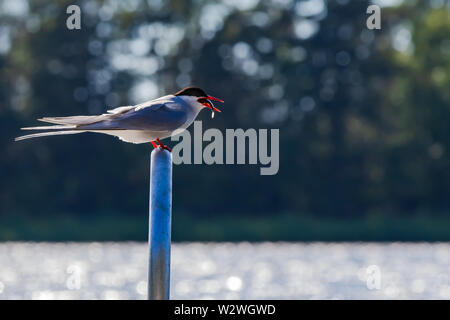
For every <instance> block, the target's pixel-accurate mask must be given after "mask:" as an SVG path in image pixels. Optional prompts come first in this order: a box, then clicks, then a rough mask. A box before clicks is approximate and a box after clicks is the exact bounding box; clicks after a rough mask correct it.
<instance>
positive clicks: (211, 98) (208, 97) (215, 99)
mask: <svg viewBox="0 0 450 320" xmlns="http://www.w3.org/2000/svg"><path fill="white" fill-rule="evenodd" d="M206 98H207V99H209V100H214V101H219V102H224V101H223V100H220V99H219V98H215V97H213V96H207V97H206Z"/></svg>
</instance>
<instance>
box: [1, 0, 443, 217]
mask: <svg viewBox="0 0 450 320" xmlns="http://www.w3.org/2000/svg"><path fill="white" fill-rule="evenodd" d="M7 2H8V3H12V2H14V1H7ZM17 2H18V3H19V2H20V3H22V2H21V1H17ZM5 3H6V2H5ZM305 3H306V4H305ZM308 3H309V4H310V5H309V6H308ZM430 3H434V5H431V4H429V2H428V1H405V3H404V4H402V5H400V6H398V7H383V8H382V12H381V19H382V23H381V27H382V28H381V30H368V29H367V27H366V19H367V17H368V14H366V9H367V7H368V5H369V4H370V3H369V2H368V1H326V2H323V1H306V2H295V1H289V0H286V1H266V0H261V1H256V0H255V1H248V0H247V1H224V2H221V1H181V0H177V1H175V0H173V1H100V0H99V1H75V4H78V5H80V7H81V12H82V28H81V30H68V29H67V28H66V19H67V17H68V14H66V8H67V6H68V5H69V2H66V1H48V0H47V1H44V0H34V1H30V2H29V3H28V4H26V3H25V4H24V5H23V8H19V9H17V7H14V6H13V5H12V4H11V5H10V7H11V8H9V9H8V6H7V5H4V7H5V8H3V9H4V10H1V11H0V131H1V134H0V144H1V151H0V152H1V156H0V191H1V192H0V211H1V214H2V215H11V214H13V215H14V214H17V215H20V214H33V215H37V216H39V215H41V216H44V215H47V214H54V213H71V214H76V215H85V216H87V215H92V214H95V213H115V214H123V215H130V214H143V213H144V212H146V210H147V206H148V203H147V201H148V171H149V168H148V167H149V152H150V150H151V149H152V148H151V145H150V144H149V145H132V144H125V143H123V142H120V141H119V140H118V139H115V138H111V137H107V136H101V135H94V134H83V135H75V136H65V137H51V138H43V139H39V140H27V141H24V142H20V143H15V142H13V138H14V137H15V136H18V135H20V134H21V132H20V131H19V128H20V127H23V126H32V125H35V124H37V122H36V121H35V119H36V118H39V117H41V116H44V115H46V116H64V115H73V114H95V113H101V112H105V111H106V110H107V109H110V108H112V107H117V106H120V105H129V104H133V103H138V102H142V101H145V99H147V98H152V97H156V96H159V95H162V94H166V93H172V92H174V91H176V90H179V89H180V88H182V87H184V86H186V85H197V86H200V87H203V88H205V89H206V90H207V91H208V92H210V93H211V94H212V95H214V96H217V97H220V98H222V99H224V100H225V104H224V105H223V107H221V108H222V110H223V112H222V113H220V114H216V117H215V118H214V119H210V113H209V112H202V113H201V114H200V120H203V128H204V130H206V129H207V128H213V127H217V128H219V129H221V130H224V129H225V128H244V129H246V128H279V129H280V170H279V172H278V174H277V175H274V176H260V175H259V166H250V165H212V166H207V165H181V166H176V167H175V168H174V211H175V214H176V212H186V213H189V214H191V215H199V216H205V217H209V216H212V215H213V214H214V215H216V214H217V215H225V214H226V215H231V214H236V215H238V214H243V213H244V214H247V215H262V214H276V213H281V212H289V213H293V214H311V215H314V216H334V217H356V216H364V215H369V214H378V213H383V214H398V215H409V214H414V213H417V212H421V213H425V214H426V215H429V216H432V215H439V214H442V213H446V212H448V211H449V210H450V200H449V197H448V192H449V190H450V185H449V184H450V170H449V169H450V152H449V151H450V130H449V123H450V90H449V87H450V14H449V5H448V2H446V4H443V5H442V4H439V3H438V2H436V1H435V2H430ZM70 4H73V1H70ZM19 7H20V5H19ZM166 141H167V142H168V144H169V145H173V143H171V142H170V141H168V140H166Z"/></svg>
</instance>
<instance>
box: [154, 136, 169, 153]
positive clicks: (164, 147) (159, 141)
mask: <svg viewBox="0 0 450 320" xmlns="http://www.w3.org/2000/svg"><path fill="white" fill-rule="evenodd" d="M156 142H157V143H159V147H160V148H161V149H166V150H167V151H169V152H172V149H170V148H169V147H168V146H166V145H164V144H163V143H162V142H161V140H159V138H156Z"/></svg>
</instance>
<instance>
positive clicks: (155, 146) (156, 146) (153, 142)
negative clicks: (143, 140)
mask: <svg viewBox="0 0 450 320" xmlns="http://www.w3.org/2000/svg"><path fill="white" fill-rule="evenodd" d="M150 142H151V143H152V145H153V148H155V149H156V148H158V145H157V144H156V143H155V141H150Z"/></svg>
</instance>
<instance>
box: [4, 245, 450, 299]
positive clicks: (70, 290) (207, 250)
mask: <svg viewBox="0 0 450 320" xmlns="http://www.w3.org/2000/svg"><path fill="white" fill-rule="evenodd" d="M449 267H450V244H449V243H437V244H428V243H416V244H409V243H391V244H377V243H310V244H307V243H258V244H251V243H179V244H174V245H173V246H172V282H171V297H172V298H174V299H450V278H449V276H448V272H449V269H450V268H449ZM146 279H147V245H146V244H145V243H134V242H125V243H21V242H6V243H0V299H145V297H146Z"/></svg>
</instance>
